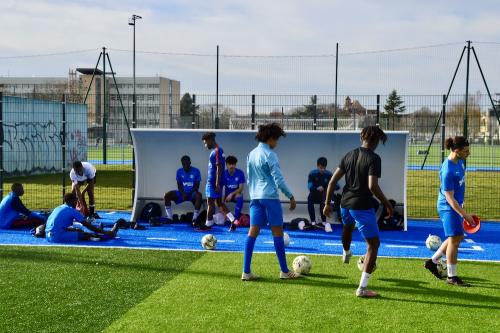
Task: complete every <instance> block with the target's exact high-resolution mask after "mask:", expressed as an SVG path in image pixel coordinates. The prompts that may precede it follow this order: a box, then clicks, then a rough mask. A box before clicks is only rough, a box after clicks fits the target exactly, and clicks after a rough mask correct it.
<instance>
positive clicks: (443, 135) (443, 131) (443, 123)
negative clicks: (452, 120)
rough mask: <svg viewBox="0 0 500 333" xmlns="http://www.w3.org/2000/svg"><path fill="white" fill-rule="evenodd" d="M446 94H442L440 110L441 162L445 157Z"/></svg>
mask: <svg viewBox="0 0 500 333" xmlns="http://www.w3.org/2000/svg"><path fill="white" fill-rule="evenodd" d="M446 99H447V98H446V95H443V109H442V110H441V163H443V161H444V158H445V151H446V148H445V146H444V145H445V143H444V142H445V140H446V138H445V136H446Z"/></svg>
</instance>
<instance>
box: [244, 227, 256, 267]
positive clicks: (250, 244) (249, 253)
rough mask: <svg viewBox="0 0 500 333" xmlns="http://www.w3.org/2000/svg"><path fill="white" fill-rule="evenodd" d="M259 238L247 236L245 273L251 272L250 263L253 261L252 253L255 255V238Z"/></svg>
mask: <svg viewBox="0 0 500 333" xmlns="http://www.w3.org/2000/svg"><path fill="white" fill-rule="evenodd" d="M256 239H257V238H254V237H252V236H247V239H246V240H245V252H244V257H243V272H244V273H247V274H248V273H250V272H251V271H250V265H251V263H252V255H253V248H254V246H255V240H256Z"/></svg>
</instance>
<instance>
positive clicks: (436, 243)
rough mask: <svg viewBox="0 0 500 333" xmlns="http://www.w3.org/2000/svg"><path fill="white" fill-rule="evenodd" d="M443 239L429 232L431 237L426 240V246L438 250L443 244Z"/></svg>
mask: <svg viewBox="0 0 500 333" xmlns="http://www.w3.org/2000/svg"><path fill="white" fill-rule="evenodd" d="M441 244H442V241H441V238H440V237H439V236H436V235H431V234H429V237H427V239H426V240H425V246H427V248H428V249H429V250H431V251H436V250H437V249H439V247H440V246H441Z"/></svg>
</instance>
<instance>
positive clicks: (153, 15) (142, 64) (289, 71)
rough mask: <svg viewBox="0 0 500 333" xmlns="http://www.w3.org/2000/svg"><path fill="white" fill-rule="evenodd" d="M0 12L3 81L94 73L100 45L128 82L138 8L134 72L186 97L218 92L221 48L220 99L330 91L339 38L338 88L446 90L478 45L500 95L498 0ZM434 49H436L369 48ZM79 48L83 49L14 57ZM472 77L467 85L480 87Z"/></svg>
mask: <svg viewBox="0 0 500 333" xmlns="http://www.w3.org/2000/svg"><path fill="white" fill-rule="evenodd" d="M0 13H2V14H1V20H0V31H2V38H0V75H1V76H8V75H10V76H65V75H67V72H68V69H69V68H76V67H84V66H87V67H93V66H94V65H95V62H96V60H97V57H98V55H99V52H100V50H99V48H100V47H102V46H106V47H108V48H109V49H110V56H111V60H112V62H113V67H114V70H115V71H116V72H117V73H118V75H121V76H128V75H131V73H132V63H131V62H132V61H131V59H132V56H131V52H130V50H131V49H132V29H131V27H130V26H128V24H127V22H128V18H129V17H130V16H131V14H133V13H135V14H139V15H141V16H142V17H143V20H141V21H139V22H138V23H137V44H136V47H137V50H138V51H148V52H153V53H144V52H138V54H137V75H138V76H151V75H162V76H166V77H171V78H174V79H178V80H180V81H181V86H182V91H191V92H197V93H214V92H215V57H214V56H213V54H215V50H216V45H217V44H219V45H220V52H221V55H222V57H221V58H220V89H221V92H222V93H256V94H259V93H260V94H264V93H269V94H273V93H283V94H288V93H289V94H311V93H317V94H329V93H333V89H334V75H335V71H334V70H335V58H334V57H333V56H332V55H334V54H335V43H336V42H338V43H339V44H340V53H341V55H340V57H339V65H340V70H339V93H342V94H376V93H381V94H385V93H387V92H388V90H390V89H392V88H396V89H398V90H399V91H401V92H402V93H404V94H442V93H445V92H446V90H447V88H448V85H449V81H450V80H451V76H452V74H453V71H454V68H455V66H456V63H457V61H458V58H459V56H460V53H461V51H462V48H463V46H464V45H465V41H466V40H472V41H474V42H475V43H474V44H473V45H474V46H475V48H476V51H477V52H478V56H479V58H480V60H481V64H482V66H483V69H484V70H485V73H486V76H487V79H488V81H489V82H491V83H490V84H491V86H492V87H491V90H493V91H495V92H500V87H499V86H498V85H499V84H500V75H499V74H500V73H499V70H500V20H499V14H500V2H499V1H494V0H484V1H482V0H476V1H470V0H469V1H465V0H444V1H439V0H419V1H410V0H399V1H396V0H350V1H337V0H309V1H296V0H288V1H285V0H275V1H272V0H271V1H269V0H266V1H264V0H252V1H248V0H247V1H240V0H213V1H206V0H205V1H199V0H182V1H180V0H173V1H160V0H158V1H155V0H142V1H130V0H106V1H104V0H99V1H97V0H80V1H63V0H53V1H48V0H25V1H19V0H17V1H12V0H1V1H0ZM476 42H498V43H499V44H484V43H476ZM441 44H446V45H441ZM429 45H438V46H434V47H429V48H418V49H409V50H408V49H407V50H399V51H394V52H381V53H363V52H365V51H372V50H387V49H401V48H412V47H417V46H429ZM75 50H87V51H85V52H78V53H72V54H63V55H53V56H43V57H22V58H21V57H19V56H25V55H36V54H49V53H64V52H68V51H75ZM168 52H174V53H176V52H177V53H190V54H191V53H194V54H203V55H206V56H192V55H171V54H165V53H168ZM357 52H362V53H361V54H356V53H357ZM231 55H246V56H260V55H268V56H283V55H316V56H315V57H233V56H231ZM319 55H322V56H319ZM464 65H465V63H464ZM464 68H465V66H464ZM473 71H474V73H473V74H472V81H473V84H472V87H471V89H472V90H473V91H475V90H479V89H481V90H484V89H483V88H482V87H481V85H480V84H479V83H480V82H479V81H478V79H479V76H478V75H477V74H476V72H477V70H476V67H473ZM462 74H463V73H462V72H461V74H460V75H461V76H459V78H458V80H462V78H463V75H462ZM459 82H460V86H459V87H458V88H457V90H456V91H455V92H457V93H461V92H463V80H462V81H459Z"/></svg>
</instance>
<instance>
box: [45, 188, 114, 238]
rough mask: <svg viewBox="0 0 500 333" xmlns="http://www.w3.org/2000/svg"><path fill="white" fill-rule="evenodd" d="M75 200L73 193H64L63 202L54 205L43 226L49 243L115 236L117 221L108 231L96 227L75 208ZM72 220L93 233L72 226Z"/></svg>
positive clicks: (76, 200) (76, 199)
mask: <svg viewBox="0 0 500 333" xmlns="http://www.w3.org/2000/svg"><path fill="white" fill-rule="evenodd" d="M77 202H78V198H77V197H76V195H75V194H74V193H66V194H65V195H64V204H62V205H61V206H59V207H56V208H55V209H54V210H53V211H52V213H51V214H50V215H49V218H48V219H47V226H46V228H45V232H46V237H47V241H49V242H51V243H73V242H78V241H84V240H89V239H90V238H92V237H94V238H100V239H102V240H105V239H111V238H114V237H115V236H116V234H117V233H118V225H119V223H115V225H114V226H113V228H112V229H111V230H110V231H105V230H103V229H102V227H100V228H96V227H95V226H93V225H92V224H91V223H90V222H88V221H87V220H85V218H84V217H83V215H82V214H81V213H80V212H79V211H77V210H76V209H75V207H76V204H77ZM73 221H76V222H80V223H81V224H82V225H83V226H84V227H85V228H87V229H89V230H91V231H93V232H94V233H89V232H85V231H83V230H82V229H80V228H78V227H75V226H73Z"/></svg>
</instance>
